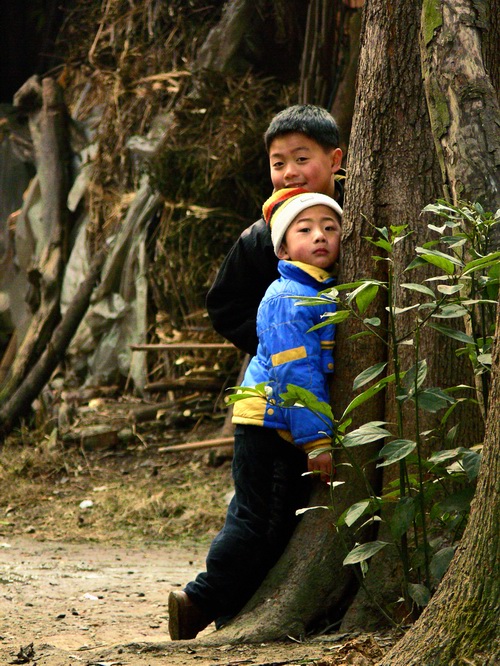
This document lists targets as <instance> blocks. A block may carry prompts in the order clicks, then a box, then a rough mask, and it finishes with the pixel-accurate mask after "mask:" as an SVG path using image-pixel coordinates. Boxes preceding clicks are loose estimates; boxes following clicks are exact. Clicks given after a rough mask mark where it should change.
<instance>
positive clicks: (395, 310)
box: [385, 303, 420, 315]
mask: <svg viewBox="0 0 500 666" xmlns="http://www.w3.org/2000/svg"><path fill="white" fill-rule="evenodd" d="M419 306H420V303H415V304H414V305H409V306H408V307H406V308H398V307H397V306H393V307H392V308H391V307H390V306H388V307H386V308H385V309H386V310H387V312H392V314H393V315H400V314H403V312H408V311H409V310H414V309H415V308H418V307H419Z"/></svg>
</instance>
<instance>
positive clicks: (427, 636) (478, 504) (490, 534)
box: [379, 303, 500, 666]
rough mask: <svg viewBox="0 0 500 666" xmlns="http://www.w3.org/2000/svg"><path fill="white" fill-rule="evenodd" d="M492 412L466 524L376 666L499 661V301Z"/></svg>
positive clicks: (491, 665)
mask: <svg viewBox="0 0 500 666" xmlns="http://www.w3.org/2000/svg"><path fill="white" fill-rule="evenodd" d="M496 331H497V336H496V343H495V347H494V352H493V363H492V385H491V410H490V413H489V416H488V422H487V426H486V436H485V440H484V448H483V457H482V461H481V468H480V472H479V479H478V485H477V490H476V495H475V498H474V500H473V502H472V506H471V513H470V517H469V522H468V525H467V528H466V530H465V533H464V536H463V537H462V540H461V542H460V545H459V547H458V549H457V552H456V553H455V557H454V558H453V560H452V562H451V565H450V568H449V570H448V572H447V574H446V575H445V577H444V579H443V581H442V583H441V585H440V587H439V588H438V591H437V592H436V594H435V595H434V597H433V598H432V600H431V602H430V604H429V606H428V607H427V608H426V610H425V611H424V613H423V614H422V616H421V617H420V619H419V620H418V621H417V622H416V624H415V625H414V626H413V627H412V628H411V629H410V630H409V631H408V632H407V634H406V635H405V636H404V637H403V638H402V639H401V641H399V642H398V643H397V644H396V645H395V646H394V648H393V649H392V650H391V651H390V652H389V653H388V654H387V655H386V656H385V657H384V659H383V660H382V661H381V662H380V664H379V666H455V665H456V666H459V665H460V664H476V665H479V664H481V665H482V666H487V665H488V666H494V665H495V664H498V663H499V661H500V614H499V612H498V608H499V605H500V576H499V575H498V572H499V571H500V536H499V530H498V526H499V524H500V484H499V479H500V429H499V427H498V424H499V423H500V341H499V338H498V332H499V331H500V303H499V305H498V309H497V322H496Z"/></svg>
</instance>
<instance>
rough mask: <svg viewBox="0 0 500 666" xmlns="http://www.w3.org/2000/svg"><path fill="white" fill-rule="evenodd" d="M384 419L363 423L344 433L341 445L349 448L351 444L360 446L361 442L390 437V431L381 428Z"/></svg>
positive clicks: (366, 442)
mask: <svg viewBox="0 0 500 666" xmlns="http://www.w3.org/2000/svg"><path fill="white" fill-rule="evenodd" d="M383 423H384V421H370V422H369V423H365V424H363V425H362V426H360V427H359V428H357V429H356V430H352V431H351V432H348V433H347V435H345V437H344V439H343V440H342V445H343V446H345V447H346V448H351V447H353V446H362V445H363V444H370V443H371V442H376V441H377V440H379V439H383V438H384V437H390V436H391V433H390V432H389V431H388V430H386V429H385V428H382V427H381V425H382V424H383Z"/></svg>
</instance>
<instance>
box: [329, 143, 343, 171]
mask: <svg viewBox="0 0 500 666" xmlns="http://www.w3.org/2000/svg"><path fill="white" fill-rule="evenodd" d="M331 159H332V173H336V172H337V171H338V170H339V169H340V165H341V164H342V149H341V148H335V149H334V150H332V152H331Z"/></svg>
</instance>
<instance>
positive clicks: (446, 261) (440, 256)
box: [415, 247, 462, 275]
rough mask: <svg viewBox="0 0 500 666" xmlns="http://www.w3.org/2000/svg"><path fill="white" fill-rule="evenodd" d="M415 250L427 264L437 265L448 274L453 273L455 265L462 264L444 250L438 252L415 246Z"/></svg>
mask: <svg viewBox="0 0 500 666" xmlns="http://www.w3.org/2000/svg"><path fill="white" fill-rule="evenodd" d="M415 252H417V254H419V255H420V257H421V258H422V259H423V260H424V261H426V262H427V263H429V264H432V265H433V266H437V267H438V268H440V269H441V270H443V271H444V272H445V273H447V274H448V275H453V274H454V272H455V266H462V262H461V261H460V260H459V259H457V258H456V257H452V256H450V255H449V254H445V253H444V252H439V250H429V249H428V248H423V247H417V248H415Z"/></svg>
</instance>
